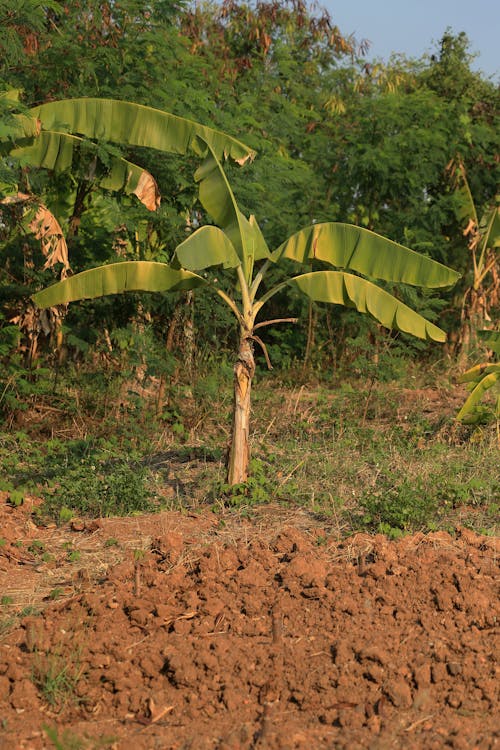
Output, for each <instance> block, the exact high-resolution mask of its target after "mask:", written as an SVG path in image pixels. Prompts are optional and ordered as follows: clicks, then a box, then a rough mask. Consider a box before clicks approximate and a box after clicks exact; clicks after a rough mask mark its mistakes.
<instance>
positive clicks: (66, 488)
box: [43, 462, 156, 520]
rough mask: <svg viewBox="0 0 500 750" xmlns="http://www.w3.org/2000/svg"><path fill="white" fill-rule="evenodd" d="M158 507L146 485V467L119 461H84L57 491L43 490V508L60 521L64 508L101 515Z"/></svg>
mask: <svg viewBox="0 0 500 750" xmlns="http://www.w3.org/2000/svg"><path fill="white" fill-rule="evenodd" d="M155 507H156V506H155V505H154V503H153V502H152V498H151V494H150V492H149V491H148V489H147V488H146V470H145V469H144V468H143V467H137V466H136V467H133V466H131V465H129V464H127V463H124V462H118V463H115V464H112V465H111V466H106V465H102V464H101V466H96V465H94V464H91V465H86V464H83V465H81V466H80V467H78V468H76V469H73V470H71V471H69V472H68V473H67V474H66V476H64V477H62V478H61V479H60V480H59V482H58V486H57V487H56V488H55V489H54V490H52V491H51V492H45V493H44V505H43V511H44V512H45V513H46V514H47V515H49V516H51V517H52V518H56V519H57V520H60V519H61V509H62V508H66V510H67V511H68V510H69V509H71V510H72V511H76V512H78V514H80V515H83V516H91V517H94V518H96V517H97V518H99V517H105V516H112V515H117V516H124V515H130V514H131V513H133V512H135V511H139V512H146V511H151V510H153V509H155Z"/></svg>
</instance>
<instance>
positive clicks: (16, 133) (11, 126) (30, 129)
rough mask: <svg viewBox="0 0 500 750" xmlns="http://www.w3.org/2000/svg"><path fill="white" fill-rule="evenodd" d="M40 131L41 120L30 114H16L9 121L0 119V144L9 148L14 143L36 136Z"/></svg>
mask: <svg viewBox="0 0 500 750" xmlns="http://www.w3.org/2000/svg"><path fill="white" fill-rule="evenodd" d="M39 133H40V121H39V120H37V119H36V118H35V117H31V116H29V115H24V114H23V115H20V114H14V115H11V116H10V117H9V120H8V121H2V120H0V145H4V149H2V152H4V150H5V148H6V149H7V150H9V149H10V148H12V143H13V142H17V141H19V140H22V139H26V138H29V139H31V138H36V136H37V135H38V134H39Z"/></svg>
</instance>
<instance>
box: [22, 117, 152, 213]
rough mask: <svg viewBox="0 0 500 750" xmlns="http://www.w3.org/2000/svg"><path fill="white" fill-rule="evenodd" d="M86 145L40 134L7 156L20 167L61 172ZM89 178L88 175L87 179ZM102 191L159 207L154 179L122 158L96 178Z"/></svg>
mask: <svg viewBox="0 0 500 750" xmlns="http://www.w3.org/2000/svg"><path fill="white" fill-rule="evenodd" d="M84 146H85V141H84V140H83V139H82V138H79V137H77V136H74V135H69V134H68V133H59V132H55V131H42V132H41V133H40V134H39V136H38V137H37V138H35V139H34V140H33V141H32V142H31V143H30V145H27V146H21V147H18V148H15V149H13V150H12V151H11V152H10V154H11V155H12V156H14V157H16V158H17V159H19V161H20V163H21V165H26V164H29V165H32V166H35V167H42V168H44V169H51V170H54V171H55V172H62V171H64V170H65V169H69V167H71V165H72V163H73V159H74V156H75V152H76V151H77V150H78V149H81V148H82V147H84ZM90 178H92V175H90V174H89V179H90ZM99 185H100V187H102V188H104V189H105V190H113V191H123V192H125V193H128V194H129V195H136V196H137V198H138V199H139V200H140V201H141V202H142V203H143V204H144V205H145V206H146V208H148V209H149V210H150V211H154V210H156V208H158V206H159V204H160V192H159V190H158V185H157V184H156V180H155V179H154V178H153V176H152V175H151V174H150V173H149V172H148V171H147V170H145V169H143V168H142V167H139V166H138V165H137V164H133V163H132V162H130V161H127V160H126V159H123V158H121V157H115V156H112V157H111V158H110V169H109V171H108V173H107V174H106V175H105V176H103V177H102V178H100V179H99Z"/></svg>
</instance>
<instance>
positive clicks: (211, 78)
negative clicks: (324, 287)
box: [0, 0, 499, 367]
mask: <svg viewBox="0 0 500 750" xmlns="http://www.w3.org/2000/svg"><path fill="white" fill-rule="evenodd" d="M365 51H366V48H364V47H363V43H362V42H361V41H360V40H359V41H356V40H354V39H352V38H347V37H346V36H345V35H343V34H342V30H341V29H338V27H337V26H336V25H335V18H334V17H330V16H329V14H328V13H326V12H325V11H316V10H314V9H312V8H311V7H309V6H308V5H307V4H306V3H304V2H303V1H302V0H285V1H283V2H277V1H274V0H273V1H269V2H258V3H249V4H246V3H243V2H239V1H237V0H225V1H224V2H222V3H221V4H216V3H206V4H203V5H196V6H192V5H190V4H188V3H185V2H173V1H171V0H166V1H165V0H159V1H156V0H153V1H152V2H149V3H147V4H144V3H143V2H138V1H137V0H123V1H122V2H120V3H114V2H109V3H107V2H97V1H95V0H84V1H82V2H71V3H69V2H58V1H57V0H51V1H50V2H46V3H44V4H43V5H42V4H40V3H38V2H37V1H36V0H18V1H17V2H13V1H12V0H0V90H2V91H4V92H9V91H13V90H16V91H19V92H21V93H20V99H19V101H18V102H17V103H13V102H12V99H10V98H8V97H7V98H6V97H5V96H4V97H0V139H1V138H2V137H3V138H4V139H7V140H9V138H10V136H9V135H8V133H9V130H8V128H9V122H10V120H11V118H12V116H13V115H14V114H16V113H22V112H23V111H25V110H26V109H28V108H30V107H34V106H37V105H40V104H43V103H45V102H49V101H55V100H58V99H63V98H70V97H71V98H72V97H81V96H91V97H109V98H115V99H125V100H130V101H134V102H137V103H141V104H146V105H148V106H151V107H155V108H158V109H163V110H166V111H169V112H173V113H175V114H177V115H180V116H182V117H188V118H192V119H195V120H197V121H199V122H202V123H205V124H206V125H209V126H210V127H213V128H217V129H220V130H223V131H225V132H227V133H230V134H231V135H233V136H235V137H236V138H238V139H240V140H242V141H243V142H244V143H246V144H247V145H248V146H250V147H251V148H254V149H255V150H256V151H257V152H258V156H257V158H256V160H255V161H254V163H253V164H252V165H249V166H247V167H245V168H244V169H243V170H242V169H239V168H237V167H234V168H233V167H231V166H230V165H229V166H228V174H229V179H230V181H231V184H232V186H233V188H234V193H235V195H236V196H237V199H238V202H239V204H240V206H241V209H242V211H243V212H244V213H245V214H247V215H248V214H250V213H253V214H256V215H257V216H258V217H259V222H260V226H261V228H262V231H263V233H264V235H265V237H266V240H267V242H268V243H269V245H270V246H277V244H279V242H280V241H281V240H282V238H283V237H287V236H289V235H291V234H292V233H293V232H295V231H297V230H298V229H299V228H300V227H303V226H305V225H308V224H311V223H315V222H324V221H344V222H350V223H356V224H359V225H360V226H363V227H366V228H368V229H371V230H373V231H375V232H377V233H380V234H383V235H385V236H388V237H390V238H391V239H393V240H395V241H396V242H400V243H402V244H405V245H407V246H410V247H412V248H413V249H415V250H417V251H419V252H423V253H424V254H427V255H429V256H430V257H432V258H434V259H435V260H439V261H440V262H442V263H445V264H447V265H450V266H452V267H454V268H456V269H457V270H459V271H460V272H461V273H462V274H464V276H463V280H462V282H461V286H459V287H457V288H456V289H455V290H454V291H453V292H452V293H450V294H449V295H448V297H446V296H444V297H443V295H442V294H440V295H439V298H438V297H437V295H435V294H434V293H430V292H426V293H425V294H424V293H418V294H417V292H415V291H414V290H413V289H409V288H407V287H404V286H401V285H400V286H399V287H398V288H397V289H396V290H395V289H394V288H391V289H389V291H391V292H394V291H396V293H397V294H398V295H399V297H400V298H401V299H402V300H403V301H406V302H409V303H411V305H412V306H413V307H415V308H416V309H418V310H419V311H420V312H421V313H422V314H425V315H426V316H427V317H430V318H431V319H433V320H434V321H435V322H436V323H438V324H440V325H443V326H444V327H445V328H447V329H448V330H449V331H451V332H452V338H453V332H456V335H457V336H459V333H460V330H461V323H460V318H461V315H462V307H463V306H462V302H463V295H464V293H465V290H466V289H467V288H468V287H469V286H470V281H471V274H472V271H473V269H472V266H471V253H470V248H469V246H468V240H467V237H464V235H463V230H464V225H463V222H464V218H463V214H461V213H460V210H459V206H458V203H459V201H458V197H459V196H458V192H457V185H456V183H454V181H453V179H452V176H451V173H450V165H451V164H452V163H454V162H456V160H459V161H460V163H461V164H462V165H463V169H464V171H465V174H466V175H467V184H468V187H469V188H470V191H471V194H472V197H473V200H474V204H475V205H476V207H477V210H478V214H481V215H482V214H483V213H484V212H485V211H486V209H487V208H488V206H490V207H491V205H492V202H493V201H494V197H495V191H496V189H497V184H498V130H497V128H496V124H495V123H496V120H497V117H498V102H499V92H498V88H497V87H496V86H495V85H494V84H493V83H492V82H491V81H489V80H486V79H485V78H484V77H482V76H481V74H479V73H475V72H473V71H472V70H471V67H470V62H471V56H470V54H469V50H468V41H467V37H466V36H465V35H464V34H459V35H458V36H454V35H452V34H451V33H449V32H445V33H444V34H443V37H442V40H441V43H440V46H439V48H438V49H437V50H436V51H435V54H434V55H433V56H432V57H431V58H427V57H423V58H422V59H420V60H406V59H404V58H398V59H397V60H396V61H394V62H391V63H389V64H387V65H386V66H369V65H368V64H367V63H366V61H365V59H364V57H363V55H364V52H365ZM119 157H124V158H126V159H127V160H130V161H131V162H133V163H138V164H140V165H141V166H142V167H144V168H145V169H146V170H148V171H149V172H150V173H151V174H153V176H154V178H155V179H156V181H157V183H158V187H159V191H160V193H161V195H162V203H161V206H160V208H159V209H158V210H157V211H156V212H150V211H148V210H147V209H146V208H145V207H144V206H143V205H142V204H141V203H140V202H139V201H137V199H136V198H135V197H133V196H126V195H123V194H116V193H111V192H109V191H108V190H105V189H101V188H100V180H102V177H103V176H104V175H106V173H107V170H109V168H110V164H111V161H112V160H113V159H114V158H119ZM96 165H97V166H96ZM195 168H196V162H195V161H193V160H190V159H186V158H185V157H182V158H180V157H176V156H169V157H168V158H165V159H164V158H162V159H161V160H158V159H157V158H156V156H155V153H154V152H151V151H145V150H141V149H139V148H129V149H126V150H125V149H123V148H121V149H118V147H116V146H110V145H109V144H106V143H101V142H99V143H97V144H91V143H87V144H83V145H82V147H81V149H80V150H79V152H78V157H77V158H76V159H75V160H74V161H73V164H72V167H71V169H69V170H67V171H65V172H62V173H61V172H60V173H52V172H47V171H46V170H39V169H35V168H33V167H30V166H28V165H26V164H22V163H19V162H18V161H16V159H14V158H12V157H9V158H4V159H3V160H2V165H1V171H0V192H1V195H0V199H2V198H5V197H7V196H9V195H12V193H13V191H14V190H17V189H19V190H20V191H21V192H23V193H24V194H29V195H32V196H37V197H38V199H39V200H40V201H42V203H43V205H44V206H46V207H47V208H48V209H49V210H50V211H51V212H52V214H53V215H54V216H55V218H56V219H57V220H58V222H59V224H60V226H61V228H62V232H63V233H64V235H65V236H66V239H67V243H68V252H69V259H70V264H71V267H72V269H73V270H74V271H80V270H84V269H85V268H88V267H91V266H95V265H98V264H100V263H103V262H110V261H113V260H115V261H116V260H127V259H128V260H137V259H146V260H156V261H167V262H168V261H169V260H170V258H171V256H172V252H173V249H174V248H175V247H176V245H177V244H179V242H180V241H181V240H182V239H183V238H185V237H186V235H188V234H189V233H190V232H191V231H192V230H193V229H196V227H198V226H199V225H200V224H204V223H207V222H208V223H210V219H209V217H208V216H207V215H206V214H205V212H204V210H203V208H202V206H201V204H199V203H198V202H197V191H196V186H195V183H194V181H193V173H194V170H195ZM28 218H29V217H28ZM26 227H27V217H26V209H21V207H20V206H19V204H9V203H5V202H4V203H3V204H2V206H1V208H0V241H1V243H2V253H3V255H4V258H5V265H4V270H3V271H2V272H1V276H0V305H1V311H2V315H3V325H4V328H5V329H9V330H11V326H10V325H9V321H10V320H12V319H13V318H16V319H17V318H18V317H19V316H20V315H21V316H22V315H23V314H24V313H25V312H26V299H27V297H28V296H29V294H30V293H31V292H32V291H33V289H34V288H37V287H41V286H42V285H46V284H47V283H48V281H49V280H50V279H51V278H52V277H53V273H54V271H53V270H50V269H49V270H45V271H43V270H41V269H42V267H43V265H44V262H43V259H42V257H41V255H40V249H39V242H38V241H37V239H36V238H35V237H34V236H33V235H31V234H29V233H27V230H26ZM39 256H40V257H39ZM304 270H307V269H304ZM491 273H493V274H494V273H498V264H497V263H496V265H494V266H493V267H492V269H491ZM493 286H494V284H493ZM490 288H491V283H490V286H489V287H488V289H490ZM282 294H283V295H285V296H286V308H287V309H288V310H290V311H291V314H297V316H298V317H299V316H300V314H301V313H307V314H306V315H302V323H301V324H299V325H298V326H295V327H294V328H288V329H287V330H283V329H280V330H271V329H270V330H268V331H266V333H265V339H266V344H267V345H268V348H269V351H270V353H271V358H272V359H273V358H275V359H274V363H275V364H286V363H287V362H289V361H290V360H292V359H296V360H301V359H304V358H306V357H309V356H310V355H311V352H312V350H313V347H312V343H313V342H314V343H315V344H316V347H315V351H316V352H320V355H315V356H320V358H321V361H322V366H323V367H330V366H332V365H336V366H337V365H339V363H342V362H348V361H349V358H352V357H353V356H355V354H356V347H354V348H353V347H352V345H350V346H347V341H349V342H350V343H351V344H352V341H353V340H354V341H356V342H357V346H358V347H359V348H360V349H361V350H362V349H363V347H366V346H367V345H369V346H371V347H373V346H375V348H377V347H379V346H385V345H386V343H388V344H390V345H393V341H392V337H391V336H390V335H389V334H388V333H387V332H385V331H383V330H381V329H380V328H379V327H378V326H377V325H376V324H374V323H370V322H368V321H366V320H362V321H360V320H359V319H358V318H356V317H354V316H353V314H352V313H350V312H349V311H347V312H346V311H343V312H341V311H340V310H339V311H338V314H337V311H336V312H335V315H334V316H332V314H331V311H330V312H328V311H327V309H326V308H325V307H324V306H323V305H322V304H321V303H311V302H304V300H303V299H302V298H301V297H299V296H298V295H296V294H295V293H294V291H293V290H288V289H286V290H284V291H283V293H282ZM497 302H498V298H497ZM176 304H177V303H176V300H175V299H172V300H165V299H159V298H158V299H157V298H154V297H153V298H152V299H148V298H146V297H144V298H142V297H141V296H140V295H137V296H136V297H134V298H133V299H128V298H127V299H125V298H123V299H122V298H121V299H119V300H118V298H117V299H114V300H113V302H112V304H111V303H110V302H109V301H106V300H103V301H94V302H88V303H86V304H85V305H82V306H81V307H75V308H73V309H71V310H70V311H69V314H68V316H67V317H66V320H65V330H66V332H67V334H68V335H69V339H68V341H71V340H73V341H75V342H76V341H79V342H80V344H79V345H80V346H82V347H83V346H85V345H86V344H87V345H89V344H92V345H93V344H95V343H96V342H99V340H100V339H101V338H102V333H103V331H107V332H108V333H109V334H112V332H113V331H114V330H116V329H118V330H121V329H123V328H124V327H125V328H126V327H127V326H128V325H130V324H133V322H134V321H136V320H137V316H138V315H139V317H141V316H142V317H143V318H144V316H145V317H146V319H147V321H148V322H151V323H152V325H153V327H154V330H155V331H156V332H157V334H158V336H159V337H160V338H161V339H164V338H165V335H166V331H167V330H168V327H169V325H170V324H171V321H172V315H173V311H174V309H175V307H176ZM271 307H272V303H271ZM278 308H280V309H283V299H280V298H279V296H277V298H276V309H278ZM303 308H304V309H303ZM191 309H192V306H191V308H190V312H189V315H191V314H192V313H191ZM488 309H489V315H490V317H491V318H492V320H493V321H495V320H497V319H498V308H497V307H495V305H493V308H491V306H490V308H488ZM269 315H270V317H272V310H271V311H270V313H269ZM194 323H195V331H196V346H197V349H198V350H199V351H204V350H206V349H207V348H209V349H210V350H211V351H213V348H214V347H215V348H221V349H225V348H227V347H229V346H233V345H234V338H233V337H234V330H233V326H232V324H231V322H230V319H229V318H227V316H226V314H225V312H224V311H222V310H221V309H220V307H217V308H215V307H213V308H212V307H211V306H210V302H209V301H207V300H206V299H204V300H203V301H202V300H201V299H200V300H196V302H195V305H194ZM71 337H73V338H71ZM401 340H402V341H404V336H402V338H401ZM278 343H279V344H280V347H279V350H278V348H277V346H276V345H277V344H278ZM404 345H405V346H410V344H409V343H408V344H407V343H406V342H405V344H404ZM411 346H414V345H413V344H412V345H411ZM419 346H420V347H422V346H424V345H422V344H421V345H419Z"/></svg>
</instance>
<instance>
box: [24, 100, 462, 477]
mask: <svg viewBox="0 0 500 750" xmlns="http://www.w3.org/2000/svg"><path fill="white" fill-rule="evenodd" d="M96 111H97V110H96ZM96 132H97V128H96V129H95V130H94V131H93V133H94V135H95V134H96ZM205 143H206V144H207V149H208V155H207V157H206V158H205V160H204V162H203V164H202V165H201V167H200V168H199V169H198V170H197V173H196V175H195V178H196V181H197V182H198V184H199V198H200V201H201V203H202V205H203V206H204V208H205V210H206V211H207V213H208V214H209V215H210V216H211V217H212V218H213V219H214V221H215V223H216V225H218V226H215V225H205V226H203V227H201V228H200V229H198V230H196V231H195V232H194V233H193V234H192V235H191V236H190V237H188V238H187V239H186V240H185V241H184V242H182V243H181V244H180V245H178V246H177V248H176V250H175V253H174V256H173V258H172V261H171V263H170V264H166V263H154V262H145V261H129V262H123V263H115V264H110V265H107V266H101V267H99V268H94V269H91V270H88V271H84V272H83V273H80V274H77V275H76V276H74V277H72V278H70V279H66V280H64V281H62V282H59V283H57V284H54V285H53V286H51V287H48V288H47V289H45V290H43V291H41V292H38V293H36V294H35V295H33V299H34V300H35V302H36V304H37V305H39V306H40V307H48V306H51V305H54V304H64V303H69V302H71V301H75V300H81V299H93V298H97V297H100V296H102V295H106V294H117V293H122V292H125V291H132V290H135V291H137V290H140V291H149V292H159V291H163V292H168V291H177V290H180V289H193V288H197V287H205V288H209V289H211V290H212V291H214V292H215V293H216V294H217V295H218V296H219V298H221V299H222V300H223V301H224V302H225V303H226V304H227V305H228V306H229V308H230V309H231V311H232V312H233V313H234V315H235V318H236V321H237V323H238V326H239V347H238V355H237V361H236V364H235V368H234V411H233V428H232V439H231V446H230V454H229V461H228V482H229V484H231V485H234V484H239V483H241V482H245V481H246V479H247V475H248V466H249V457H250V447H249V423H250V398H251V387H252V380H253V376H254V373H255V361H254V352H253V348H254V343H258V344H260V345H261V346H262V347H263V349H264V353H265V354H266V356H267V353H266V350H265V347H264V345H263V343H262V342H261V340H260V339H259V337H258V335H257V334H256V331H257V330H258V329H259V328H261V327H263V326H268V325H271V324H274V323H278V322H284V321H287V320H289V319H288V318H283V319H279V320H261V321H258V322H257V316H258V315H259V313H260V312H261V310H262V309H263V307H264V306H265V305H266V303H267V302H269V300H271V299H272V298H273V297H274V296H275V295H276V294H277V293H278V292H279V291H281V290H282V289H284V288H286V287H292V288H294V289H296V290H299V291H301V292H302V293H304V294H305V295H306V296H308V297H309V298H310V299H312V300H315V301H321V302H329V303H332V304H336V305H343V306H348V307H353V308H355V309H356V310H358V311H359V312H362V313H369V314H370V315H372V316H373V317H374V318H376V319H377V320H378V321H379V322H381V323H382V324H383V325H385V326H387V327H388V328H398V329H399V330H402V331H405V332H407V333H410V334H412V335H414V336H417V337H419V338H423V339H431V340H434V341H444V340H445V339H446V334H445V333H444V331H442V330H441V329H439V328H438V327H437V326H435V325H434V324H433V323H431V322H429V321H427V320H426V319H425V318H423V317H422V316H421V315H419V314H418V313H416V312H415V311H414V310H412V309H411V308H409V307H408V306H407V305H405V304H403V303H402V302H401V301H400V300H398V299H397V297H396V296H394V295H393V294H391V293H389V292H387V291H385V290H384V289H383V288H382V287H381V286H379V285H377V284H376V283H374V282H373V281H371V280H370V279H377V280H380V281H386V282H392V283H400V282H401V283H405V284H413V285H417V286H428V287H439V286H446V285H449V284H452V283H454V282H455V281H456V279H457V278H458V274H457V273H456V272H455V271H452V270H451V269H449V268H447V267H445V266H443V265H442V264H440V263H438V262H436V261H433V260H431V259H429V258H426V257H425V256H422V255H419V254H418V253H415V252H414V251H412V250H410V249H408V248H405V247H403V246H402V245H398V244H397V243H395V242H392V241H391V240H388V239H385V238H383V237H381V236H379V235H376V234H374V233H373V232H370V231H369V230H365V229H361V228H359V227H355V226H352V225H347V224H335V223H322V224H318V225H313V226H310V227H307V228H306V229H303V230H301V231H299V232H298V233H296V234H294V235H292V237H290V239H289V240H287V241H286V242H284V243H283V244H281V245H280V246H279V247H277V248H276V250H274V251H273V252H271V251H270V249H269V247H268V245H267V243H266V241H265V239H264V236H263V234H262V232H261V230H260V227H259V225H258V224H257V221H256V220H255V217H254V216H250V217H249V218H246V217H245V216H244V214H243V213H242V212H241V211H240V209H239V207H238V205H237V203H236V199H235V197H234V194H233V191H232V189H231V186H230V184H229V182H228V180H227V177H226V175H225V173H224V170H223V169H222V166H221V163H220V160H219V155H218V154H217V153H216V151H215V148H214V147H213V146H212V145H211V144H209V143H207V142H205ZM286 260H290V261H294V262H296V263H299V264H304V263H306V262H307V263H311V264H327V266H328V268H329V270H324V267H322V269H321V270H313V271H309V272H307V273H299V275H290V274H288V273H287V271H286V268H285V265H284V264H285V261H286ZM280 264H281V265H282V266H283V277H284V278H283V279H282V280H281V281H279V282H278V283H277V284H276V283H275V284H274V285H273V286H271V287H270V288H268V289H267V290H265V291H264V293H263V294H262V295H261V296H260V298H257V294H258V292H259V289H260V286H261V284H262V283H263V281H264V279H265V277H266V275H267V274H268V272H269V270H270V269H271V268H273V267H275V266H279V265H280ZM214 266H222V270H223V271H226V272H227V273H229V274H230V276H231V277H232V287H233V288H231V287H229V289H228V290H226V289H225V288H223V287H222V285H221V284H220V283H219V282H218V281H217V279H216V278H212V277H210V276H208V273H207V270H206V269H209V268H212V267H214ZM332 267H333V268H335V269H341V270H331V268H332ZM199 271H203V272H204V274H203V275H201V274H200V273H197V272H199ZM361 274H363V275H361ZM234 290H236V291H237V295H238V298H237V296H236V295H235V293H234Z"/></svg>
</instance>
